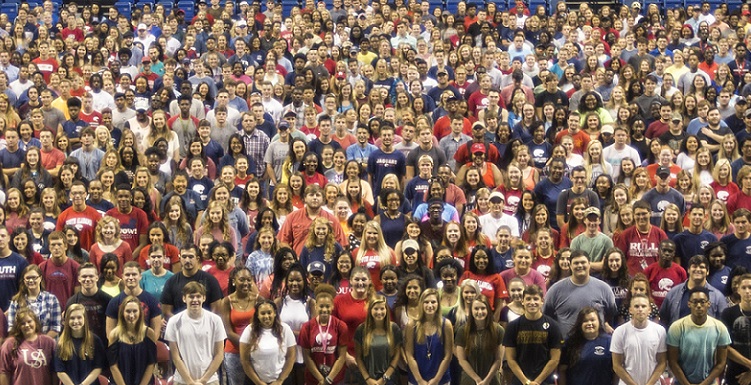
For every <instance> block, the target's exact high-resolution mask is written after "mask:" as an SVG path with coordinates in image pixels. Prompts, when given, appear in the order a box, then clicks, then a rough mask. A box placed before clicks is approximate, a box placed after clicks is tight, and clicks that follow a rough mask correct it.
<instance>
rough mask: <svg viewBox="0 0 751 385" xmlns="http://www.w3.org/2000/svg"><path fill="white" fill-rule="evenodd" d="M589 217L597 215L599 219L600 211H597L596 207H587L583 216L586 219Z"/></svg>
mask: <svg viewBox="0 0 751 385" xmlns="http://www.w3.org/2000/svg"><path fill="white" fill-rule="evenodd" d="M590 215H597V216H598V217H599V216H600V209H598V208H597V207H594V206H590V207H587V209H586V210H584V216H585V217H588V216H590Z"/></svg>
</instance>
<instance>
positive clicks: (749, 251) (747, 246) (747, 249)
mask: <svg viewBox="0 0 751 385" xmlns="http://www.w3.org/2000/svg"><path fill="white" fill-rule="evenodd" d="M720 240H721V241H722V242H723V243H724V244H725V246H727V247H728V254H727V260H726V261H725V264H726V265H727V266H729V267H730V268H731V269H732V268H734V267H736V266H743V267H745V268H746V269H748V270H749V271H751V237H749V238H746V239H738V237H736V236H735V234H730V235H726V236H724V237H722V239H720Z"/></svg>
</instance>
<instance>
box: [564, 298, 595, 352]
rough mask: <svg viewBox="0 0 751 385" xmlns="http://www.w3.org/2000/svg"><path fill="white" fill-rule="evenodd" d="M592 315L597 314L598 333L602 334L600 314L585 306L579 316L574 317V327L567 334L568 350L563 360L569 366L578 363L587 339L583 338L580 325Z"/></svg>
mask: <svg viewBox="0 0 751 385" xmlns="http://www.w3.org/2000/svg"><path fill="white" fill-rule="evenodd" d="M592 313H595V314H597V319H598V320H599V321H600V330H598V331H599V332H602V319H600V313H598V312H597V309H595V308H593V307H591V306H586V307H584V308H583V309H581V310H580V311H579V315H578V316H577V317H576V322H575V323H574V326H573V327H572V328H571V331H570V332H569V334H568V339H567V340H566V345H567V347H568V349H566V351H567V357H565V359H566V362H568V363H569V365H574V364H576V363H577V361H579V358H580V354H581V351H582V348H583V347H584V344H586V343H587V339H586V338H585V337H584V331H583V330H582V325H583V324H584V318H585V317H586V316H587V315H589V314H592Z"/></svg>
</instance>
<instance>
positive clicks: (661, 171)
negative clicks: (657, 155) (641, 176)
mask: <svg viewBox="0 0 751 385" xmlns="http://www.w3.org/2000/svg"><path fill="white" fill-rule="evenodd" d="M656 174H657V176H658V177H660V179H665V178H667V177H669V176H670V169H669V168H667V167H665V166H660V167H658V168H657V172H656Z"/></svg>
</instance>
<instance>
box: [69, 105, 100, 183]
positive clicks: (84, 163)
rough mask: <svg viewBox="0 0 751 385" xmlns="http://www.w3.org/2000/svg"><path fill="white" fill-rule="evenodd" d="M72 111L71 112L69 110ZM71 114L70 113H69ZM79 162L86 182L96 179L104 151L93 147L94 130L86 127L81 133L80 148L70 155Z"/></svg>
mask: <svg viewBox="0 0 751 385" xmlns="http://www.w3.org/2000/svg"><path fill="white" fill-rule="evenodd" d="M71 111H72V110H71ZM71 114H72V112H71ZM70 156H74V157H76V158H77V159H78V160H79V164H80V165H81V167H80V169H81V175H83V177H84V178H86V179H88V180H94V179H97V172H98V171H99V166H100V165H101V164H102V158H104V151H102V150H100V149H99V148H98V147H97V146H95V145H94V129H93V128H91V127H86V128H84V129H83V131H81V147H80V148H78V149H77V150H74V151H73V152H71V153H70Z"/></svg>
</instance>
